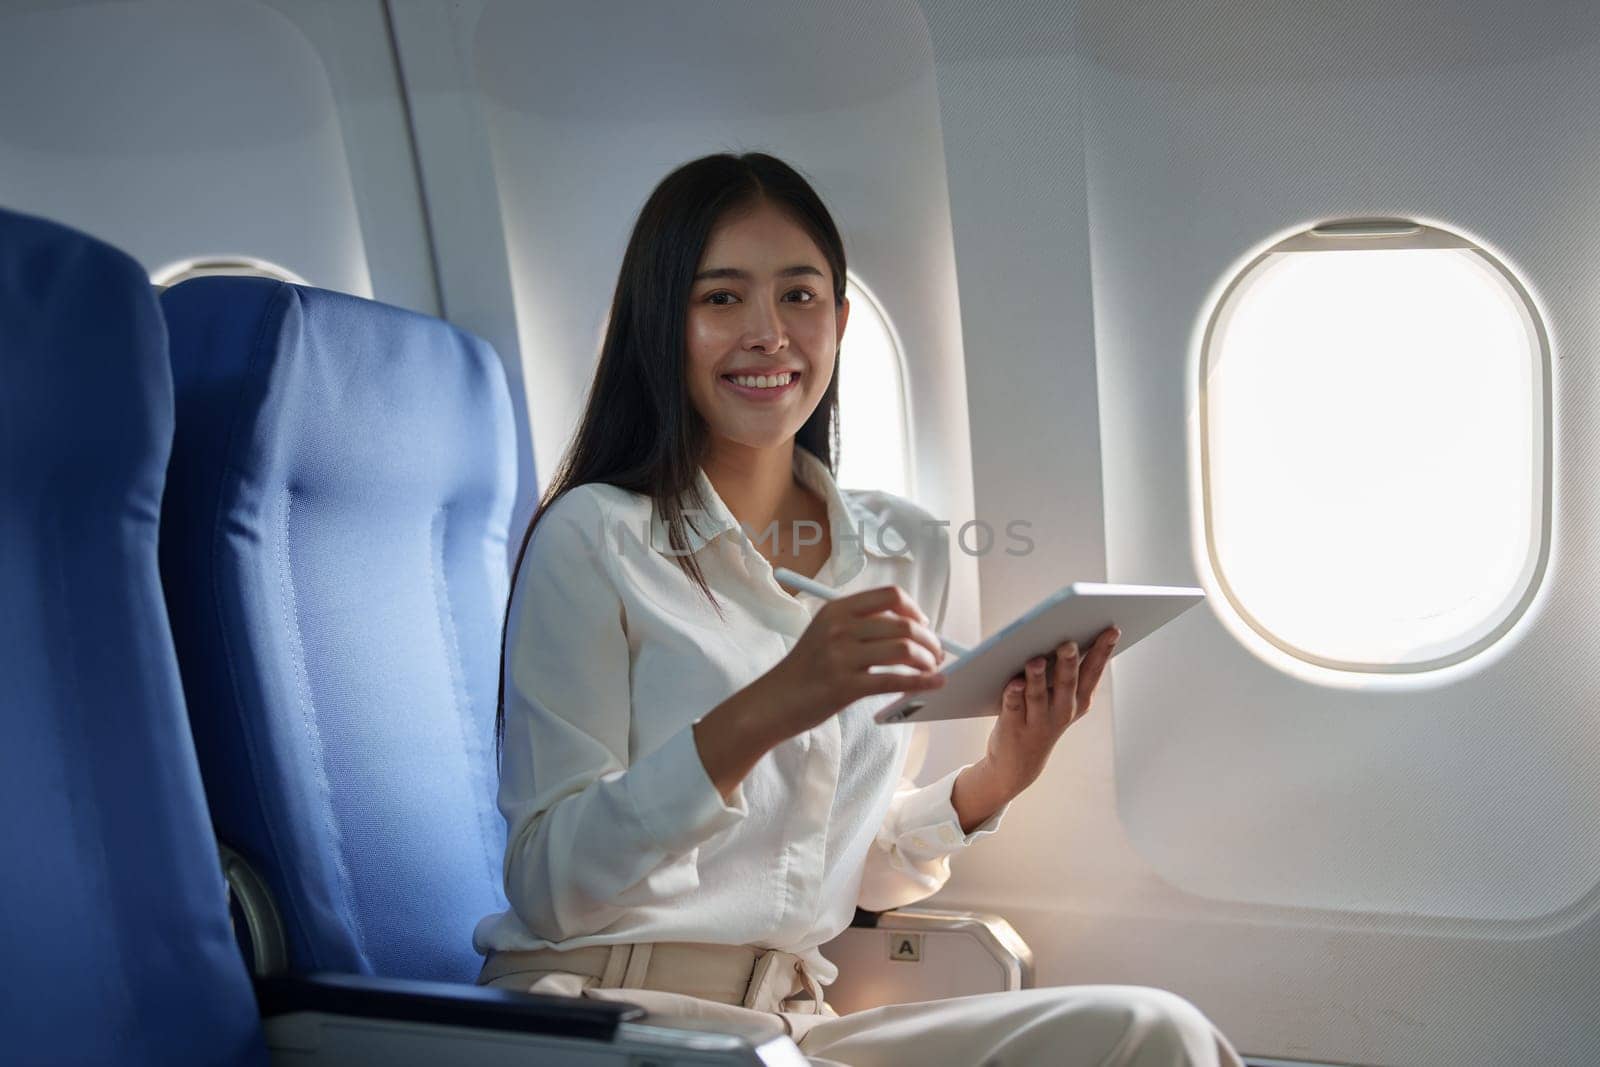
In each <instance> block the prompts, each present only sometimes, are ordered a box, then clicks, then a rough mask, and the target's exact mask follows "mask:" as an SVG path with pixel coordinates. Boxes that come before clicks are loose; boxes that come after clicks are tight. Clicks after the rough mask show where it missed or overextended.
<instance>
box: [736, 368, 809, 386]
mask: <svg viewBox="0 0 1600 1067" xmlns="http://www.w3.org/2000/svg"><path fill="white" fill-rule="evenodd" d="M793 378H794V371H785V372H784V373H783V374H774V375H767V374H753V375H752V374H741V375H736V376H733V377H732V379H731V380H732V381H734V382H736V383H738V384H739V385H743V386H746V387H747V388H752V389H776V388H778V387H780V386H784V385H788V384H789V382H790V380H791V379H793Z"/></svg>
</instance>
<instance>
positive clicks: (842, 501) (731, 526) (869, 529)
mask: <svg viewBox="0 0 1600 1067" xmlns="http://www.w3.org/2000/svg"><path fill="white" fill-rule="evenodd" d="M792 469H793V470H794V474H795V477H796V478H798V479H799V480H800V483H801V484H802V485H804V486H806V487H807V488H808V489H810V490H812V491H813V492H815V493H817V494H818V495H819V496H821V497H822V499H823V502H824V503H826V504H827V507H828V523H829V526H830V527H831V530H830V532H831V533H832V535H833V553H834V556H835V557H836V558H837V561H838V562H837V564H836V568H835V570H836V573H837V574H839V575H841V576H844V575H854V574H855V573H856V572H857V571H859V570H860V567H861V565H862V564H864V563H865V557H866V556H876V557H878V558H880V559H893V558H896V557H898V558H900V559H912V558H914V557H915V552H914V550H913V546H912V544H911V543H910V541H909V540H908V539H906V538H904V537H902V536H901V535H900V531H898V530H894V531H890V532H888V533H887V534H885V532H884V531H885V529H886V527H885V525H884V521H883V518H882V517H881V516H880V515H878V514H877V513H875V512H873V511H870V510H869V509H868V508H867V507H866V506H865V505H863V504H861V503H860V502H859V501H856V500H853V499H851V498H850V497H848V496H846V495H845V494H844V492H843V491H842V490H841V489H840V488H839V486H838V483H837V482H835V481H834V478H833V475H832V474H830V473H829V472H828V466H827V464H825V463H823V462H822V460H821V459H819V458H817V457H816V456H815V455H813V454H812V453H811V451H810V450H809V449H807V448H805V447H804V446H802V445H800V444H798V443H797V444H796V445H795V446H794V465H793V468H792ZM694 484H695V488H697V489H699V491H700V497H701V500H703V501H704V506H703V507H697V506H696V504H695V502H694V494H693V493H692V492H688V493H684V494H681V495H680V496H679V497H678V503H679V506H680V507H681V508H682V510H683V517H684V522H685V524H686V525H685V529H684V534H685V536H686V537H687V538H688V550H689V554H693V553H696V552H699V551H700V550H701V549H703V548H705V546H706V545H708V544H710V543H711V542H712V541H714V540H716V539H717V538H718V537H719V536H721V535H722V534H724V533H727V532H728V531H730V530H731V531H734V533H735V534H736V535H737V536H739V537H746V535H745V534H744V533H743V532H742V531H741V530H739V520H738V519H736V518H734V515H733V512H731V511H729V510H728V506H727V504H725V503H724V502H723V500H722V497H721V496H719V495H718V494H717V490H716V487H715V486H713V485H712V484H711V479H710V478H708V477H706V472H705V470H704V468H696V470H695V481H694ZM747 539H748V538H747ZM650 544H651V546H652V547H653V548H655V550H656V551H658V552H660V553H662V554H663V555H668V556H672V555H681V554H683V553H682V552H681V551H674V549H673V548H672V543H671V541H670V540H669V538H668V531H667V523H666V520H665V518H664V517H663V516H662V514H661V509H660V508H658V507H656V506H654V505H653V504H652V506H651V515H650ZM886 545H887V546H890V547H899V546H902V545H903V546H904V547H903V548H902V549H901V550H900V551H891V550H890V548H886V547H885V546H886Z"/></svg>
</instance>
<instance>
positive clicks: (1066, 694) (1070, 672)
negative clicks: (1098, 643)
mask: <svg viewBox="0 0 1600 1067" xmlns="http://www.w3.org/2000/svg"><path fill="white" fill-rule="evenodd" d="M1081 666H1082V664H1081V663H1080V662H1079V659H1078V643H1077V642H1076V641H1068V642H1067V643H1066V644H1064V645H1062V646H1061V647H1060V648H1057V649H1056V677H1055V692H1054V693H1052V694H1051V707H1050V712H1051V720H1052V721H1053V722H1054V723H1055V724H1056V725H1057V726H1058V727H1060V728H1061V729H1066V728H1067V727H1068V726H1070V725H1071V724H1072V720H1073V719H1074V718H1076V717H1077V715H1078V678H1079V674H1080V670H1081Z"/></svg>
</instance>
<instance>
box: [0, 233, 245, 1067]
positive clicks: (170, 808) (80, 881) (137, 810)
mask: <svg viewBox="0 0 1600 1067" xmlns="http://www.w3.org/2000/svg"><path fill="white" fill-rule="evenodd" d="M171 444H172V380H171V376H170V373H169V371H168V367H167V355H166V333H165V330H164V329H163V327H162V322H161V315H160V312H159V311H158V309H157V307H156V302H155V298H154V296H153V294H152V292H151V289H150V280H149V278H148V277H147V276H146V275H145V273H144V271H143V270H142V269H141V268H140V267H139V265H138V264H137V263H135V262H134V261H133V260H132V259H130V258H129V257H128V256H126V255H124V254H123V253H121V252H118V251H117V250H116V249H113V248H111V247H110V246H108V245H105V244H102V243H101V242H99V241H96V240H94V239H93V238H90V237H87V236H85V235H83V234H81V233H78V232H76V231H74V230H70V229H67V228H66V227H64V226H59V225H56V224H55V223H51V222H46V221H44V220H41V219H35V218H29V217H27V216H23V215H17V214H14V213H12V212H8V211H3V210H0V674H3V677H4V681H3V683H0V685H3V686H4V690H5V700H4V711H3V714H0V842H3V847H4V849H5V854H6V858H5V862H4V864H3V865H0V916H3V918H0V960H3V961H4V963H5V972H6V973H5V978H4V983H5V985H4V991H3V992H0V1047H3V1049H4V1053H3V1055H4V1058H6V1059H7V1060H10V1061H12V1062H18V1063H94V1064H100V1063H118V1064H162V1065H165V1064H191V1063H251V1062H265V1047H264V1045H263V1044H262V1041H261V1033H260V1022H259V1019H258V1017H257V1014H256V1006H255V999H254V997H253V996H252V994H251V990H250V982H249V977H248V975H247V974H246V972H245V968H244V964H243V962H242V960H241V959H240V956H239V952H238V949H237V947H236V945H235V944H234V939H233V934H232V931H231V929H230V927H229V920H228V905H227V891H226V887H225V885H224V882H223V876H222V869H221V866H220V865H219V863H218V858H217V850H216V845H215V841H214V839H213V837H212V832H211V826H210V823H209V821H208V820H207V818H206V810H205V801H204V797H203V795H202V793H201V784H200V777H199V774H198V773H197V770H196V767H195V758H194V748H193V744H192V742H191V740H190V737H189V727H188V723H187V721H186V720H185V716H184V708H183V697H182V691H181V688H180V684H179V680H178V668H177V663H176V661H175V659H174V656H173V648H172V638H171V634H170V632H169V630H168V628H167V612H166V606H165V604H164V603H163V600H162V594H161V585H160V579H159V576H158V573H157V565H156V522H157V517H158V514H159V511H160V507H161V494H162V484H163V481H164V477H165V470H166V465H167V456H168V452H169V450H170V448H171Z"/></svg>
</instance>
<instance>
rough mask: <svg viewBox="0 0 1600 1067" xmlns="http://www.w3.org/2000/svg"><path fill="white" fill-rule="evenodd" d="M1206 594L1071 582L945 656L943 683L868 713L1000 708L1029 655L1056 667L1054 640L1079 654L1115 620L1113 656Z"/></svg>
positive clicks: (942, 714) (889, 715) (941, 715)
mask: <svg viewBox="0 0 1600 1067" xmlns="http://www.w3.org/2000/svg"><path fill="white" fill-rule="evenodd" d="M1205 597H1206V594H1205V592H1204V591H1203V590H1200V589H1191V588H1188V587H1185V586H1170V585H1104V584H1100V583H1097V582H1073V583H1072V584H1071V585H1069V586H1067V587H1066V588H1065V589H1063V590H1061V591H1060V592H1059V593H1055V594H1053V595H1051V596H1049V597H1047V598H1046V599H1045V600H1043V601H1041V602H1040V603H1039V604H1038V605H1036V606H1035V607H1034V608H1033V610H1031V611H1029V612H1028V613H1027V614H1025V615H1023V616H1022V617H1021V618H1019V619H1018V620H1017V621H1016V622H1013V623H1012V624H1011V625H1009V626H1007V627H1006V628H1005V629H1003V630H1001V631H1000V632H999V633H997V634H995V635H994V636H992V637H989V638H987V639H986V640H984V642H983V643H982V644H980V645H978V646H977V647H976V648H974V649H973V650H972V651H971V652H969V653H968V654H967V655H965V656H962V657H961V658H960V659H956V660H951V661H948V662H947V663H946V664H945V665H944V667H942V668H941V671H942V672H943V674H944V676H945V683H944V685H943V687H941V688H939V689H925V690H921V691H919V692H915V693H907V694H906V695H904V696H902V697H901V698H900V699H899V700H897V701H895V702H894V703H893V704H890V705H889V706H888V707H886V708H884V709H883V710H882V711H879V712H878V713H877V714H875V715H874V716H873V718H874V719H875V720H876V721H878V722H880V723H896V722H930V721H932V720H935V719H970V718H975V717H977V716H980V715H994V714H998V713H999V708H1000V702H999V697H1000V691H1001V690H1002V689H1003V688H1004V687H1005V684H1006V683H1007V682H1009V681H1010V680H1011V679H1012V678H1015V677H1016V676H1017V675H1018V674H1021V673H1022V669H1023V666H1024V664H1026V663H1027V662H1028V660H1030V659H1032V658H1033V657H1035V656H1046V657H1048V658H1049V661H1050V669H1052V670H1053V669H1054V665H1055V650H1056V648H1057V647H1058V646H1060V645H1062V644H1064V643H1066V642H1067V641H1076V642H1078V648H1079V650H1080V652H1087V651H1088V649H1089V646H1090V644H1092V643H1093V641H1094V639H1095V638H1096V637H1098V636H1099V635H1100V631H1101V630H1104V629H1105V628H1106V627H1107V626H1112V625H1115V626H1120V627H1121V628H1122V637H1121V638H1120V639H1118V641H1117V648H1116V652H1113V653H1112V655H1113V656H1115V655H1117V654H1118V653H1121V652H1126V651H1127V650H1128V649H1130V648H1132V647H1133V646H1134V645H1136V644H1138V643H1139V642H1140V641H1142V640H1143V639H1144V638H1146V637H1149V636H1150V635H1151V634H1153V633H1155V632H1156V631H1157V630H1159V629H1160V628H1161V627H1163V626H1165V625H1166V624H1167V623H1169V622H1171V621H1172V620H1173V619H1176V618H1177V617H1178V616H1179V615H1182V614H1183V613H1184V612H1185V611H1188V610H1189V609H1190V608H1192V607H1194V606H1195V605H1196V604H1198V603H1200V601H1202V600H1204V599H1205Z"/></svg>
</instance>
